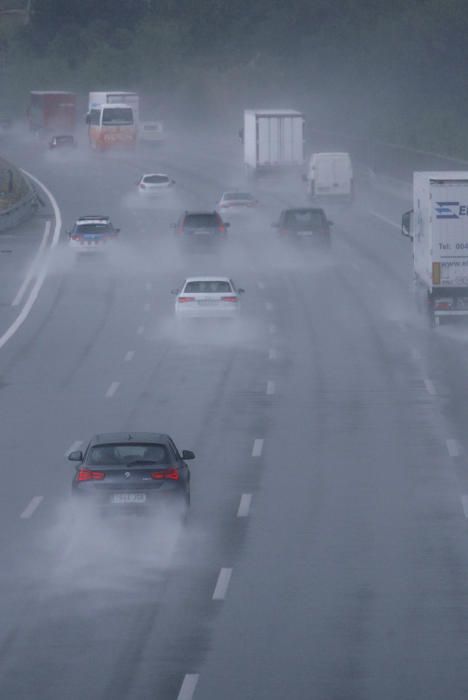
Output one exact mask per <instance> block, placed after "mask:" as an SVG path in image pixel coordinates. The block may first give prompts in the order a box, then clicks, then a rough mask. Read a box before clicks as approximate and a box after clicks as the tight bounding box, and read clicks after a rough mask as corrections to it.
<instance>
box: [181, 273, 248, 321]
mask: <svg viewBox="0 0 468 700" xmlns="http://www.w3.org/2000/svg"><path fill="white" fill-rule="evenodd" d="M243 293H244V290H243V289H242V288H240V287H236V285H235V284H234V282H233V281H232V280H231V279H229V277H188V278H187V279H186V280H185V282H184V284H183V285H182V287H181V288H180V289H174V290H173V294H176V300H175V314H176V318H237V317H238V316H239V312H240V295H241V294H243Z"/></svg>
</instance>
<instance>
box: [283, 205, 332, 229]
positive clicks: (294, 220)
mask: <svg viewBox="0 0 468 700" xmlns="http://www.w3.org/2000/svg"><path fill="white" fill-rule="evenodd" d="M324 223H325V222H324V216H323V212H322V211H321V210H320V209H304V210H296V211H288V212H287V214H286V225H287V226H290V227H291V228H296V229H306V230H307V229H311V230H313V229H319V228H323V225H324Z"/></svg>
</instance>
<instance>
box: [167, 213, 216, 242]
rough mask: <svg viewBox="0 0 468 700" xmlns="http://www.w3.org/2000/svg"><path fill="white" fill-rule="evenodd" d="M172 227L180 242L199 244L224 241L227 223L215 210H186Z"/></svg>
mask: <svg viewBox="0 0 468 700" xmlns="http://www.w3.org/2000/svg"><path fill="white" fill-rule="evenodd" d="M174 228H175V231H176V236H177V237H178V238H179V239H180V241H181V242H182V243H184V244H186V245H194V246H199V245H204V244H217V243H222V242H223V241H225V240H226V232H227V229H228V228H229V223H228V222H225V221H223V220H222V218H221V217H220V215H219V214H218V212H217V211H209V212H205V211H196V212H189V211H186V212H184V213H183V214H182V216H181V217H180V219H179V221H178V222H177V224H175V225H174Z"/></svg>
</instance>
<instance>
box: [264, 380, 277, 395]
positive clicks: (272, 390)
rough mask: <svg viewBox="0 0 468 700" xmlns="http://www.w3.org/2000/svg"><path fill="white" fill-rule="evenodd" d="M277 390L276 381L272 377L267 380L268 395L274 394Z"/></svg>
mask: <svg viewBox="0 0 468 700" xmlns="http://www.w3.org/2000/svg"><path fill="white" fill-rule="evenodd" d="M275 390H276V387H275V382H274V381H272V380H271V379H270V380H269V381H268V382H267V387H266V393H267V395H268V396H273V394H274V393H275Z"/></svg>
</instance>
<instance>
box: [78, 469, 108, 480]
mask: <svg viewBox="0 0 468 700" xmlns="http://www.w3.org/2000/svg"><path fill="white" fill-rule="evenodd" d="M105 476H106V475H105V473H104V472H95V471H93V470H92V469H80V471H79V472H78V478H77V481H102V480H103V479H104V477H105Z"/></svg>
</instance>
